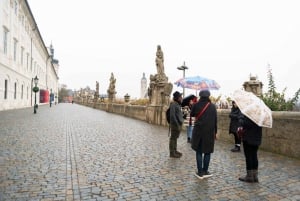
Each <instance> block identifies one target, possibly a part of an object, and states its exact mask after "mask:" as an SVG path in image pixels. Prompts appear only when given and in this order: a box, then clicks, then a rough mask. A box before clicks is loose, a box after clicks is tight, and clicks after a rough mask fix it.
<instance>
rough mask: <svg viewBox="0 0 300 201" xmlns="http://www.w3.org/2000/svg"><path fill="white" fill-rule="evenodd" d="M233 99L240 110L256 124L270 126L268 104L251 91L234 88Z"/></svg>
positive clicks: (271, 119) (270, 118)
mask: <svg viewBox="0 0 300 201" xmlns="http://www.w3.org/2000/svg"><path fill="white" fill-rule="evenodd" d="M233 100H234V101H235V102H236V104H237V106H238V107H239V108H240V110H241V112H242V113H243V114H244V115H245V116H247V117H248V118H249V119H251V120H252V121H253V122H255V123H256V124H257V125H259V126H262V127H267V128H272V123H273V118H272V112H271V110H270V108H269V107H268V106H266V104H265V103H264V102H263V101H262V100H261V99H260V98H258V97H257V96H256V95H254V94H253V93H252V92H247V91H243V90H236V91H234V92H233Z"/></svg>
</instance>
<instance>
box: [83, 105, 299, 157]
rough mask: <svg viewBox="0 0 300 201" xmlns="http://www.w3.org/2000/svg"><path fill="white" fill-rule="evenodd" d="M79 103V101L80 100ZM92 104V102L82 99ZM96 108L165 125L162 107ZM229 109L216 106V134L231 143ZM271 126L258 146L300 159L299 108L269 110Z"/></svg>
mask: <svg viewBox="0 0 300 201" xmlns="http://www.w3.org/2000/svg"><path fill="white" fill-rule="evenodd" d="M81 104H82V103H81ZM82 105H86V106H89V107H93V106H94V105H93V103H88V104H87V103H83V104H82ZM95 108H97V109H100V110H104V111H107V112H112V113H116V114H120V115H124V116H127V117H130V118H135V119H139V120H142V121H147V122H149V123H153V124H158V125H163V126H166V125H167V123H166V120H165V117H164V112H160V111H164V109H163V108H162V107H157V108H156V110H159V112H157V113H160V114H159V115H152V116H150V118H149V115H147V112H149V110H147V106H136V105H127V104H108V103H97V104H96V107H95ZM229 113H230V110H228V109H227V110H222V109H220V110H218V136H219V140H222V141H228V142H231V143H232V144H233V143H234V140H233V136H232V135H229V133H228V130H229V121H230V118H229ZM272 114H273V128H263V140H262V145H261V147H260V148H261V149H264V150H266V151H270V152H274V153H279V154H282V155H285V156H289V157H294V158H298V159H300V112H273V113H272Z"/></svg>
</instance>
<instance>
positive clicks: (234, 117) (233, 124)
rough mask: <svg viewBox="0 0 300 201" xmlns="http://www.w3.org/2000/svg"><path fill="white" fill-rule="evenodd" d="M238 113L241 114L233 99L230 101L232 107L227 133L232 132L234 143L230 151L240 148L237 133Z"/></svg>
mask: <svg viewBox="0 0 300 201" xmlns="http://www.w3.org/2000/svg"><path fill="white" fill-rule="evenodd" d="M240 115H241V111H240V109H239V108H238V106H237V104H236V103H235V101H232V108H231V112H230V114H229V118H230V125H229V134H233V136H234V144H235V146H234V148H232V149H231V151H232V152H239V151H240V150H241V139H240V138H239V137H238V135H237V129H238V127H239V116H240Z"/></svg>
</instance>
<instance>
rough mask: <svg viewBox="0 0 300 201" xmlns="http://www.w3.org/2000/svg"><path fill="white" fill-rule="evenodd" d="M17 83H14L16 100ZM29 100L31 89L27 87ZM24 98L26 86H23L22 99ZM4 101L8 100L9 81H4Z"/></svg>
mask: <svg viewBox="0 0 300 201" xmlns="http://www.w3.org/2000/svg"><path fill="white" fill-rule="evenodd" d="M17 89H18V87H17V82H15V83H14V99H17ZM26 91H27V99H29V87H28V86H27V90H26ZM23 98H24V85H23V84H22V85H21V99H23ZM4 99H5V100H6V99H8V80H4Z"/></svg>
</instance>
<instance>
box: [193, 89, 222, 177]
mask: <svg viewBox="0 0 300 201" xmlns="http://www.w3.org/2000/svg"><path fill="white" fill-rule="evenodd" d="M199 95H200V100H199V101H198V102H197V103H196V104H194V105H193V107H192V111H191V116H192V117H195V123H194V129H193V136H192V141H191V143H192V149H193V150H195V151H196V161H197V172H196V176H197V177H198V178H200V179H202V178H206V177H211V176H212V174H211V173H210V172H209V171H208V167H209V162H210V156H211V153H213V151H214V144H215V139H216V135H217V110H216V106H215V105H214V104H213V103H211V101H210V99H209V96H210V92H209V91H208V90H202V91H200V93H199Z"/></svg>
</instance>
